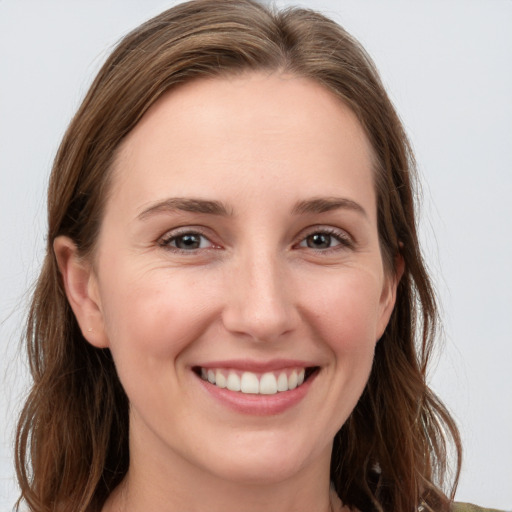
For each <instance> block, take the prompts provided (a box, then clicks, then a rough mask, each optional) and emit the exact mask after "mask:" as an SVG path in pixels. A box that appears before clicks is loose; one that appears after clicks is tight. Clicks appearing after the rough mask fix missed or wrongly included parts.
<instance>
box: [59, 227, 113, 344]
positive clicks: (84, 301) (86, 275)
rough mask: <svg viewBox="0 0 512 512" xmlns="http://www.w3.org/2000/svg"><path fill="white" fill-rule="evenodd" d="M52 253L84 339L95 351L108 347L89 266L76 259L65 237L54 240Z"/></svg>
mask: <svg viewBox="0 0 512 512" xmlns="http://www.w3.org/2000/svg"><path fill="white" fill-rule="evenodd" d="M53 251H54V253H55V257H56V258H57V264H58V266H59V270H60V273H61V275H62V281H63V283H64V289H65V291H66V297H67V299H68V301H69V304H70V306H71V309H72V310H73V312H74V314H75V317H76V319H77V321H78V325H79V326H80V329H81V331H82V334H83V336H84V338H85V339H86V340H87V341H88V342H89V343H90V344H91V345H94V346H95V347H98V348H106V347H108V346H109V343H108V338H107V336H106V333H105V323H104V318H103V313H102V309H101V301H100V296H99V290H98V281H97V277H96V275H95V273H94V270H93V268H92V265H91V263H90V262H88V261H86V260H85V259H84V258H82V257H80V255H79V254H78V250H77V247H76V245H75V243H74V242H73V241H72V240H71V239H70V238H68V237H66V236H59V237H57V238H56V239H55V240H54V242H53Z"/></svg>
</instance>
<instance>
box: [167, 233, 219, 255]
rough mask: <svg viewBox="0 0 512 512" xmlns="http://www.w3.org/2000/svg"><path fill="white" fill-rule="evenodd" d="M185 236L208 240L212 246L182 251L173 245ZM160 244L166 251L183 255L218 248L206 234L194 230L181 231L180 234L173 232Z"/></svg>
mask: <svg viewBox="0 0 512 512" xmlns="http://www.w3.org/2000/svg"><path fill="white" fill-rule="evenodd" d="M185 236H196V237H199V238H202V239H204V240H208V242H209V243H210V244H211V245H210V246H209V247H198V248H194V249H181V248H180V247H176V246H172V245H171V244H172V243H173V242H176V240H178V239H179V238H182V237H185ZM158 244H159V245H160V246H161V247H163V248H164V249H167V250H170V251H172V252H178V253H182V254H187V253H194V252H196V251H197V250H205V249H206V250H208V249H212V248H216V246H215V244H214V243H213V242H212V241H211V240H210V239H209V238H208V237H207V236H206V235H205V234H204V233H201V231H199V230H194V229H184V230H183V231H179V232H176V231H173V232H172V233H169V234H167V235H166V236H164V237H163V238H162V239H161V240H160V241H159V243H158Z"/></svg>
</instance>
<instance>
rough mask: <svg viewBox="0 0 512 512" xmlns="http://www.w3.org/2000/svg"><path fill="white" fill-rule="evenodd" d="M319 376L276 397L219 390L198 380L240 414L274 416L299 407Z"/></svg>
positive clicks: (225, 389) (311, 377)
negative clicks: (296, 406)
mask: <svg viewBox="0 0 512 512" xmlns="http://www.w3.org/2000/svg"><path fill="white" fill-rule="evenodd" d="M317 374H318V372H315V373H314V374H313V375H311V376H310V377H309V378H308V379H307V380H306V381H305V382H303V383H302V384H301V385H300V386H298V387H296V388H295V389H292V390H290V391H281V392H278V393H276V394H274V395H256V394H251V393H242V392H240V391H230V390H229V389H227V388H219V387H218V386H215V385H214V384H211V383H210V382H208V381H206V380H203V379H201V377H199V376H197V379H198V380H199V382H200V384H201V385H202V386H203V388H204V389H205V390H206V391H207V392H208V393H210V395H212V396H213V397H214V398H215V399H216V400H218V401H219V402H221V403H222V404H223V405H225V406H226V407H229V408H230V409H232V410H234V411H236V412H238V413H242V414H252V415H255V416H272V415H275V414H280V413H282V412H285V411H286V410H288V409H290V408H292V407H293V406H295V405H297V404H298V403H299V402H300V401H301V400H302V399H303V398H304V397H305V396H306V394H307V392H308V391H309V388H310V387H311V384H312V382H313V381H314V380H315V378H316V376H317Z"/></svg>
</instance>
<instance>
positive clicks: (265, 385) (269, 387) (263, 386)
mask: <svg viewBox="0 0 512 512" xmlns="http://www.w3.org/2000/svg"><path fill="white" fill-rule="evenodd" d="M276 393H277V380H276V376H275V375H274V374H273V373H264V374H263V375H262V376H261V379H260V394H262V395H275V394H276Z"/></svg>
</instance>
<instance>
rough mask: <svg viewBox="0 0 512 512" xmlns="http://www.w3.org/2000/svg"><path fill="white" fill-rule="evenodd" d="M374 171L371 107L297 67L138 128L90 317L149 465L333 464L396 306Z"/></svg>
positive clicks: (183, 101)
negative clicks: (346, 100) (335, 443)
mask: <svg viewBox="0 0 512 512" xmlns="http://www.w3.org/2000/svg"><path fill="white" fill-rule="evenodd" d="M372 175H373V171H372V151H371V148H370V145H369V143H368V141H367V139H366V137H365V134H364V132H363V130H362V128H361V126H360V124H359V123H358V121H357V119H356V117H355V115H354V114H353V113H352V112H351V111H350V110H349V109H348V108H347V107H346V106H344V105H343V104H342V103H340V101H339V100H338V99H336V98H335V97H334V96H333V95H332V94H331V93H330V92H328V91H327V90H325V89H324V88H322V87H321V86H319V85H317V84H315V83H314V82H312V81H308V80H307V79H302V78H296V77H293V76H282V75H271V76H268V75H263V74H248V75H244V76H242V77H233V78H220V79H219V78H217V79H210V80H198V81H196V82H193V83H190V84H187V85H185V86H183V87H181V88H178V89H177V90H175V91H173V92H171V93H168V94H167V95H166V96H164V97H163V98H162V99H160V100H159V101H158V103H156V104H155V105H154V106H153V107H152V108H151V109H150V110H149V111H148V113H147V114H146V115H145V116H144V117H143V119H142V120H141V121H140V123H139V124H138V125H137V126H136V128H135V129H134V130H133V131H132V132H131V133H130V134H129V136H128V137H127V138H126V140H125V141H124V142H123V145H122V147H121V149H120V153H119V155H118V158H117V160H116V163H115V166H114V175H113V183H112V189H111V193H110V195H109V198H108V201H107V205H106V210H105V215H104V220H103V224H102V228H101V232H100V236H99V239H98V245H97V250H96V253H95V257H94V264H93V268H92V270H91V274H90V276H89V279H88V284H87V294H88V295H89V298H90V301H91V303H93V304H94V305H95V307H96V308H97V311H96V313H95V314H96V316H94V315H93V316H91V315H89V317H87V314H82V313H80V312H79V313H78V315H77V316H78V318H79V321H80V323H81V325H82V328H83V331H84V334H85V335H86V337H87V338H88V339H89V340H90V341H91V343H93V344H95V345H98V346H108V347H109V348H110V350H111V351H112V354H113V357H114V360H115V363H116V366H117V369H118V373H119V377H120V379H121V382H122V384H123V386H124V388H125V390H126V393H127V395H128V397H129V400H130V404H131V408H130V429H131V430H130V443H131V448H130V449H131V454H130V455H131V465H132V467H135V466H136V467H139V468H145V470H146V471H149V472H151V471H159V472H166V471H168V470H169V468H170V467H174V468H181V471H182V474H188V473H187V471H192V472H197V471H199V472H207V473H208V474H210V475H216V476H220V477H221V478H223V479H230V480H236V481H246V482H266V481H278V480H279V479H286V478H289V477H291V476H293V475H294V474H298V473H307V472H311V471H323V472H325V471H327V472H328V463H329V459H330V453H331V446H332V439H333V437H334V435H335V433H336V432H337V431H338V429H339V428H340V427H341V426H342V425H343V423H344V422H345V420H346V419H347V417H348V416H349V415H350V413H351V411H352V410H353V408H354V407H355V405H356V403H357V401H358V398H359V397H360V395H361V393H362V391H363V388H364V387H365V384H366V382H367V379H368V376H369V373H370V369H371V366H372V361H373V356H374V348H375V344H376V343H377V340H378V339H379V337H380V336H381V334H382V332H383V330H384V328H385V326H386V323H387V321H388V319H389V315H390V313H391V310H392V307H393V304H394V295H395V279H394V278H393V277H390V276H388V274H386V272H385V270H384V268H383V263H382V258H381V252H380V248H379V239H378V233H377V214H376V197H375V192H374V185H373V178H372ZM75 310H76V309H75ZM85 317H87V319H84V318H85ZM87 322H92V324H91V323H89V324H87ZM88 325H89V326H90V325H92V328H93V330H92V331H89V330H88ZM302 380H304V382H303V383H301V382H302ZM240 388H242V389H241V390H240ZM197 474H199V473H197Z"/></svg>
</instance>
